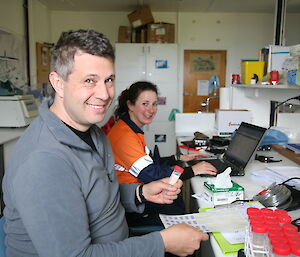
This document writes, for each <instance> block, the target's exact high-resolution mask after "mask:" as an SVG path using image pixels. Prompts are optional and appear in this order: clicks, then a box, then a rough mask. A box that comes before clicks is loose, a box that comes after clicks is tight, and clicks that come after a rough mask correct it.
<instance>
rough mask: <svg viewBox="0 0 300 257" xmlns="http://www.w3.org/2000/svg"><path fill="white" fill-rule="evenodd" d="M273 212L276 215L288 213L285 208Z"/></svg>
mask: <svg viewBox="0 0 300 257" xmlns="http://www.w3.org/2000/svg"><path fill="white" fill-rule="evenodd" d="M274 213H275V214H276V215H288V212H287V211H286V210H282V209H276V210H274Z"/></svg>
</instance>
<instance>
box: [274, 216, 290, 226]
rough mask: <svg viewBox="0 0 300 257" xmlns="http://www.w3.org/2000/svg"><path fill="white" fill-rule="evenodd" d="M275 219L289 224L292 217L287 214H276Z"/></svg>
mask: <svg viewBox="0 0 300 257" xmlns="http://www.w3.org/2000/svg"><path fill="white" fill-rule="evenodd" d="M277 219H278V220H279V222H280V223H283V224H290V223H291V222H292V218H291V216H289V215H277Z"/></svg>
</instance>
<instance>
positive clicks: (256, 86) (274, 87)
mask: <svg viewBox="0 0 300 257" xmlns="http://www.w3.org/2000/svg"><path fill="white" fill-rule="evenodd" d="M231 87H235V88H252V89H295V90H300V86H297V85H285V84H279V85H252V84H249V85H246V84H234V85H231Z"/></svg>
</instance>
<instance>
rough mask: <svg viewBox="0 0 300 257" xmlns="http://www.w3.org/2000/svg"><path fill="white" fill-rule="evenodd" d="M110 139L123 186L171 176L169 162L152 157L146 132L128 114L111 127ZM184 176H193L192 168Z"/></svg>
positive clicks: (116, 167) (118, 174)
mask: <svg viewBox="0 0 300 257" xmlns="http://www.w3.org/2000/svg"><path fill="white" fill-rule="evenodd" d="M108 139H109V141H110V143H111V147H112V150H113V153H114V157H115V170H116V172H117V176H118V180H119V183H120V184H128V183H149V182H151V181H154V180H158V179H161V178H164V177H169V176H170V175H171V173H172V168H171V167H170V165H169V163H168V162H162V161H161V159H160V158H159V157H158V158H152V156H151V154H150V151H149V149H148V147H147V146H146V143H145V138H144V132H143V131H142V130H141V129H140V128H139V127H138V126H137V125H136V124H135V123H134V122H133V121H132V120H131V119H130V118H129V116H128V115H127V116H125V117H123V118H121V119H120V120H119V121H118V122H117V123H116V124H115V125H114V126H113V127H112V129H111V130H110V132H109V134H108ZM185 170H186V169H185ZM184 173H186V174H185V177H186V178H190V177H192V176H193V172H192V169H191V168H188V169H187V172H184Z"/></svg>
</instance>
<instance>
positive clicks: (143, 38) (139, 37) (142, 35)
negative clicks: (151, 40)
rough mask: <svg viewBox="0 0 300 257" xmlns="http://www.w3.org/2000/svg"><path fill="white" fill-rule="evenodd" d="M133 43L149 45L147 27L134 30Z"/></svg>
mask: <svg viewBox="0 0 300 257" xmlns="http://www.w3.org/2000/svg"><path fill="white" fill-rule="evenodd" d="M132 43H147V26H142V27H138V28H136V29H133V30H132Z"/></svg>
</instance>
